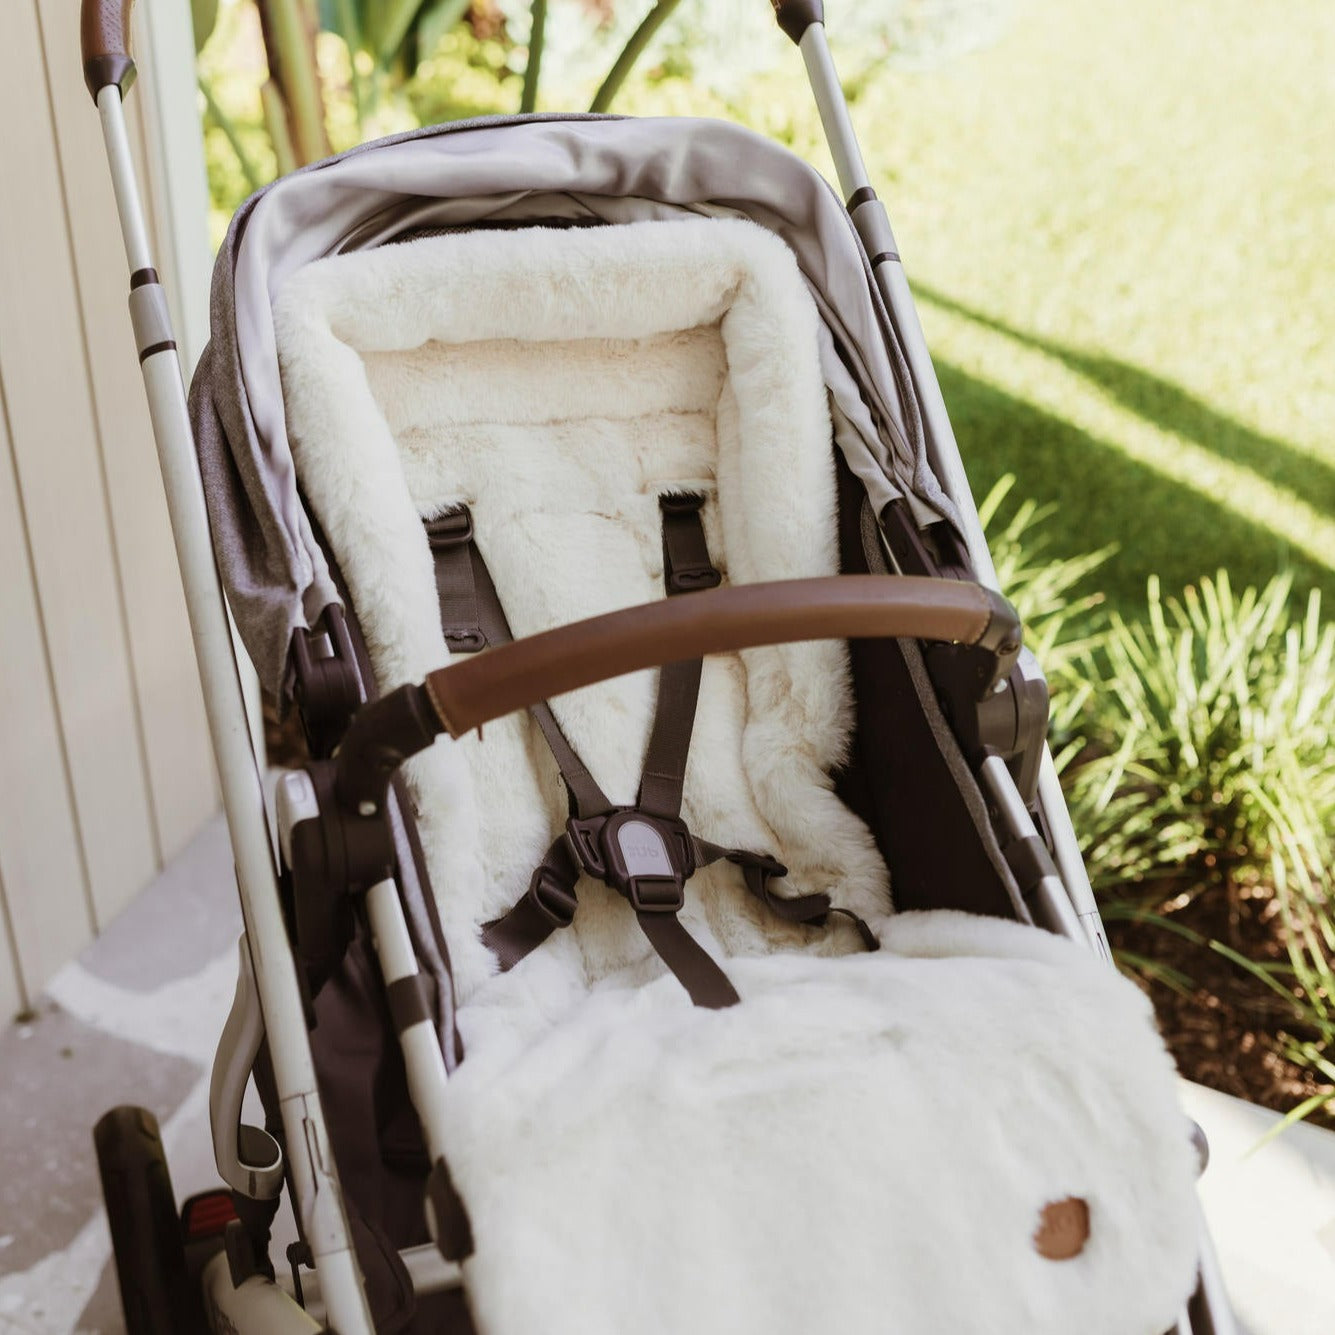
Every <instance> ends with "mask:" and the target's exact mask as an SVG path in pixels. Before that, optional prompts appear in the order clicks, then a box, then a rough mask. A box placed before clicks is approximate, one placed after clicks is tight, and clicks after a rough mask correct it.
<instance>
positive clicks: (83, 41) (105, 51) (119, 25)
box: [79, 0, 135, 102]
mask: <svg viewBox="0 0 1335 1335" xmlns="http://www.w3.org/2000/svg"><path fill="white" fill-rule="evenodd" d="M133 8H134V0H83V14H82V20H81V23H80V26H79V39H80V45H81V46H82V48H83V80H84V83H86V84H87V85H88V91H89V92H90V93H91V94H92V96H93V101H94V102H96V101H97V95H98V93H100V92H101V91H102V90H103V89H104V88H112V87H114V88H117V89H119V90H120V95H121V97H122V98H123V97H124V96H125V94H126V93H128V92H129V91H130V85H131V84H132V83H134V72H135V71H134V58H133V57H132V56H131V55H130V13H131V11H132V10H133Z"/></svg>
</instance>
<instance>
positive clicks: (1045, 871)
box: [83, 0, 1233, 1335]
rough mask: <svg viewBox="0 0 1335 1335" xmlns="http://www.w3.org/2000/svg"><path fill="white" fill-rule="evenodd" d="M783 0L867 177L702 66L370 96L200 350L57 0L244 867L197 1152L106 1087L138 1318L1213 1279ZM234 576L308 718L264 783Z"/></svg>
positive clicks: (731, 1322) (474, 1322)
mask: <svg viewBox="0 0 1335 1335" xmlns="http://www.w3.org/2000/svg"><path fill="white" fill-rule="evenodd" d="M774 9H775V12H776V17H777V19H778V21H779V23H780V25H781V26H782V28H783V30H784V31H785V32H786V33H787V34H788V35H789V36H790V37H791V38H792V40H793V41H794V43H795V44H797V45H798V47H799V48H800V50H801V53H802V55H803V58H804V60H805V63H806V67H807V72H808V74H809V77H810V79H811V81H812V86H813V90H814V92H815V95H816V99H817V102H818V105H819V107H820V111H821V116H822V120H823V122H824V125H825V128H826V131H827V135H828V136H829V139H830V144H831V148H832V150H833V154H834V160H835V163H836V166H837V171H838V174H839V186H840V191H841V194H842V198H841V194H839V193H836V192H835V191H833V190H832V189H831V188H830V187H829V186H828V185H827V184H826V183H825V182H824V181H823V180H822V179H821V178H820V177H819V176H818V175H817V174H816V173H815V172H813V171H812V170H811V169H810V168H808V167H807V166H805V165H804V164H803V163H801V162H800V161H798V160H797V159H795V158H794V157H793V156H792V155H790V154H788V153H787V152H785V151H784V150H782V149H780V148H778V147H776V146H775V145H772V144H770V143H768V142H767V141H765V140H763V139H761V138H759V137H757V136H755V135H753V134H751V133H749V132H747V131H744V130H741V129H739V128H737V127H735V126H730V125H726V124H722V123H717V122H708V121H695V120H685V119H680V120H635V119H624V118H616V117H584V116H524V117H509V118H506V117H499V118H488V119H483V120H478V121H468V122H459V123H454V124H449V125H444V126H438V127H433V128H430V129H427V130H423V131H421V132H418V133H415V134H409V135H403V136H399V137H397V138H393V139H387V140H382V141H380V142H378V143H375V144H371V145H367V146H365V147H363V148H360V149H356V150H353V151H352V152H350V153H347V154H344V155H342V156H340V157H337V158H332V159H330V160H328V161H327V162H323V163H319V164H316V165H314V166H313V167H310V168H308V169H305V170H303V171H301V172H297V173H294V174H292V175H291V176H288V177H285V178H282V179H280V180H279V181H277V182H275V183H274V184H273V185H272V186H270V187H268V188H267V189H265V190H263V191H261V192H259V193H258V194H257V195H255V196H254V197H252V199H251V200H249V201H248V202H247V203H246V204H245V205H244V206H243V208H242V209H241V210H240V211H239V212H238V214H237V216H236V218H235V219H234V221H233V223H232V226H231V228H230V230H229V232H228V235H227V239H226V241H225V243H224V245H223V249H222V251H221V253H220V255H219V258H218V263H217V267H216V270H215V276H214V287H213V305H212V311H213V316H212V339H211V342H210V345H209V348H208V350H207V352H206V354H205V356H204V359H203V360H202V362H201V365H200V368H199V370H198V372H197V374H196V378H195V381H194V384H193V386H192V388H191V391H190V395H189V399H188V400H187V396H186V393H185V390H184V387H183V385H182V382H181V376H180V368H179V363H178V361H177V358H176V354H175V343H174V341H173V339H172V332H171V327H170V322H169V320H168V318H167V314H166V305H165V301H164V299H163V296H162V291H161V288H160V286H159V285H158V281H157V275H156V272H155V271H154V269H153V264H152V256H151V254H150V253H149V251H148V246H147V241H146V232H145V229H144V226H143V219H142V212H141V205H140V202H139V195H138V188H137V184H136V182H135V178H134V171H133V165H132V162H131V158H130V154H129V149H128V144H127V140H126V135H125V125H124V119H123V111H122V103H123V99H124V97H125V96H126V95H127V93H128V92H129V88H130V84H131V82H132V79H133V73H134V65H133V61H132V59H131V57H130V54H129V46H128V33H129V10H130V4H129V0H100V2H99V0H84V9H83V18H84V25H83V40H84V68H85V73H86V76H87V81H88V85H89V89H90V92H91V93H92V94H93V97H94V99H95V101H96V103H97V106H98V110H99V112H100V114H101V117H102V123H103V128H104V132H105V137H106V143H107V150H108V158H109V162H110V166H111V172H112V177H113V181H114V184H115V188H116V197H117V203H118V207H119V210H120V215H121V223H122V229H123V232H124V235H125V240H126V251H127V257H128V261H129V268H130V271H131V295H130V304H131V312H132V316H133V322H134V329H135V335H136V339H137V342H138V346H139V350H140V360H141V364H142V367H143V374H144V380H145V385H146V389H147V392H148V398H149V403H150V408H151V414H152V420H153V426H154V432H155V436H156V438H157V442H158V447H159V456H160V460H161V465H162V472H163V478H164V483H165V486H166V490H167V496H168V502H169V508H170V511H171V516H172V523H173V532H174V536H175V541H176V546H177V553H178V557H179V560H180V565H181V571H182V578H183V581H184V583H185V588H186V592H187V601H188V605H189V609H190V616H191V626H192V631H193V634H194V638H195V646H196V651H197V656H198V658H199V665H200V672H201V678H202V681H203V685H204V693H205V700H206V704H207V708H208V714H209V721H210V727H211V732H212V736H213V741H214V747H215V753H216V756H217V759H218V765H219V771H220V774H221V776H222V783H223V791H224V800H225V805H226V809H227V816H228V822H229V826H230V829H231V835H232V840H233V847H234V851H235V856H236V864H237V880H238V886H239V889H240V894H241V901H242V906H243V910H244V919H245V935H244V936H243V938H242V941H241V947H240V952H239V958H240V979H239V983H238V989H237V996H236V1000H235V1003H234V1006H233V1009H232V1013H231V1017H230V1019H229V1021H228V1024H227V1026H226V1029H225V1031H224V1034H223V1036H222V1040H221V1043H220V1046H219V1052H218V1058H217V1062H216V1064H215V1068H214V1075H213V1082H212V1086H211V1091H210V1114H211V1121H212V1130H213V1142H214V1154H215V1159H216V1162H217V1166H218V1171H219V1175H220V1177H221V1179H222V1181H223V1183H224V1187H223V1188H221V1189H220V1190H219V1191H218V1192H214V1193H206V1194H205V1196H203V1197H197V1198H194V1199H193V1200H191V1201H188V1202H186V1204H185V1206H184V1207H183V1209H182V1210H180V1211H179V1212H178V1210H177V1207H176V1203H175V1201H174V1200H173V1198H172V1195H171V1188H170V1179H169V1176H168V1174H167V1171H166V1162H165V1158H164V1157H163V1155H162V1151H161V1145H160V1143H159V1142H158V1141H157V1140H156V1134H155V1127H154V1126H153V1124H152V1120H151V1118H150V1117H149V1116H148V1115H147V1114H146V1113H143V1112H142V1110H130V1109H118V1110H115V1111H113V1112H112V1113H109V1114H108V1115H107V1117H106V1118H104V1119H103V1121H102V1122H101V1123H99V1128H98V1132H97V1142H98V1153H99V1162H100V1165H101V1167H102V1171H103V1179H104V1186H105V1189H106V1195H107V1205H108V1215H109V1219H110V1222H111V1226H112V1232H113V1239H114V1242H115V1246H116V1258H117V1267H118V1275H119V1278H120V1281H121V1289H122V1295H123V1297H124V1299H125V1307H126V1313H127V1322H128V1324H129V1327H130V1329H131V1332H132V1335H146V1333H147V1332H159V1331H168V1330H173V1331H182V1330H196V1329H197V1330H204V1329H213V1330H217V1331H223V1330H228V1331H239V1332H242V1333H243V1335H248V1333H249V1332H259V1331H287V1330H291V1331H293V1332H296V1331H305V1330H319V1329H331V1330H337V1331H339V1332H340V1335H369V1332H372V1331H376V1330H379V1331H400V1330H413V1331H427V1330H436V1331H473V1330H476V1331H478V1332H481V1335H519V1332H527V1331H532V1330H536V1329H544V1330H547V1331H552V1332H565V1331H570V1332H572V1335H573V1332H576V1331H580V1332H588V1331H596V1332H603V1331H606V1332H609V1335H611V1333H612V1332H622V1331H626V1330H632V1329H633V1330H639V1331H644V1332H646V1335H655V1333H657V1332H661V1333H662V1335H667V1333H668V1332H673V1331H686V1330H692V1331H694V1330H718V1331H724V1330H726V1331H729V1332H738V1333H744V1332H751V1331H754V1332H757V1335H758V1333H759V1332H760V1331H767V1332H769V1331H774V1330H780V1331H793V1332H797V1331H809V1330H813V1329H817V1330H819V1329H830V1330H840V1331H848V1332H854V1331H868V1332H870V1331H873V1330H884V1329H894V1330H897V1331H902V1332H904V1335H920V1333H922V1332H928V1331H941V1330H960V1331H963V1330H981V1329H987V1330H995V1331H1000V1332H1015V1333H1016V1335H1019V1332H1025V1333H1026V1335H1036V1333H1039V1332H1050V1335H1069V1332H1070V1331H1072V1330H1076V1329H1079V1330H1081V1331H1089V1332H1095V1331H1098V1332H1107V1335H1163V1332H1164V1331H1166V1330H1169V1329H1172V1330H1174V1331H1177V1332H1181V1333H1182V1335H1186V1333H1187V1332H1194V1333H1195V1335H1205V1333H1206V1332H1222V1333H1227V1332H1229V1331H1231V1330H1232V1329H1233V1327H1232V1324H1231V1318H1230V1317H1229V1314H1228V1310H1227V1306H1226V1304H1225V1302H1224V1299H1223V1297H1222V1290H1221V1288H1220V1285H1219V1280H1218V1277H1217V1275H1216V1273H1215V1269H1214V1262H1213V1258H1212V1254H1211V1251H1210V1247H1209V1242H1208V1238H1206V1237H1205V1235H1204V1232H1203V1230H1202V1228H1201V1226H1200V1222H1199V1216H1198V1211H1197V1207H1196V1205H1195V1200H1194V1186H1193V1182H1194V1177H1195V1174H1196V1171H1197V1168H1198V1151H1197V1148H1196V1146H1194V1145H1193V1142H1192V1137H1191V1128H1190V1127H1189V1125H1188V1124H1186V1122H1185V1119H1184V1118H1183V1117H1182V1115H1181V1113H1180V1111H1179V1110H1178V1109H1177V1105H1176V1098H1175V1092H1174V1085H1173V1074H1172V1067H1171V1062H1170V1060H1169V1059H1168V1057H1167V1054H1166V1053H1165V1052H1164V1050H1163V1047H1162V1044H1161V1042H1160V1040H1159V1039H1158V1036H1157V1034H1156V1033H1155V1031H1154V1028H1153V1021H1152V1016H1151V1014H1150V1011H1149V1007H1148V1005H1147V1003H1146V1002H1145V1001H1144V999H1143V998H1142V997H1141V996H1140V995H1139V993H1138V992H1137V991H1136V990H1135V989H1134V988H1133V987H1131V986H1130V985H1129V984H1128V983H1126V982H1124V981H1122V980H1121V979H1119V978H1118V976H1117V975H1116V972H1115V971H1114V970H1113V969H1111V968H1110V967H1109V964H1110V958H1109V952H1108V948H1107V943H1106V939H1105V938H1104V935H1103V930H1102V926H1101V924H1100V921H1099V916H1098V910H1097V908H1096V906H1095V904H1094V900H1093V896H1092V893H1091V891H1090V888H1089V883H1088V880H1087V878H1086V875H1085V872H1084V869H1083V866H1082V863H1081V860H1080V855H1079V851H1078V846H1077V843H1076V839H1075V836H1074V833H1073V831H1072V830H1071V826H1070V821H1069V817H1068V815H1067V813H1066V810H1065V807H1064V805H1063V803H1062V799H1061V794H1060V789H1059V787H1058V785H1057V780H1056V774H1055V771H1054V769H1053V766H1052V761H1051V757H1050V756H1049V755H1048V752H1047V748H1046V743H1045V733H1046V726H1047V689H1046V685H1045V683H1044V681H1043V677H1042V673H1041V671H1040V670H1039V668H1038V665H1037V664H1036V662H1035V661H1034V659H1033V656H1032V655H1031V654H1030V653H1029V652H1028V651H1027V650H1025V649H1024V648H1023V647H1022V634H1021V627H1020V625H1019V621H1018V619H1017V617H1016V614H1015V612H1014V609H1013V608H1012V607H1011V606H1010V604H1009V603H1008V602H1007V601H1006V600H1005V598H1004V597H1002V595H1001V594H1000V593H999V592H997V591H996V590H995V584H996V576H995V571H994V569H993V567H992V564H991V560H990V558H989V556H988V553H987V547H986V543H985V541H984V539H983V535H982V532H981V527H980V525H979V523H978V517H977V513H976V510H975V508H974V504H973V501H972V498H971V496H970V493H969V490H968V485H967V482H966V480H965V477H964V471H963V467H962V464H961V462H960V459H959V455H958V451H957V449H956V446H955V441H954V437H953V435H952V433H951V429H950V424H949V419H948V417H947V415H946V411H945V406H944V404H943V402H942V400H941V394H940V390H939V387H938V385H937V381H936V377H935V373H934V371H933V368H932V363H931V359H930V356H929V355H928V352H927V349H926V345H925V343H924V340H923V336H922V331H921V329H920V327H919V324H918V321H917V317H916V315H915V313H914V308H913V303H912V299H911V296H910V293H909V289H908V286H907V283H906V281H905V278H904V273H903V268H902V266H901V263H900V260H899V255H898V247H897V244H896V242H895V239H894V236H893V233H892V232H891V229H890V224H889V221H888V217H887V214H886V211H885V208H884V206H883V205H882V203H881V202H880V200H879V199H878V198H877V196H876V194H875V191H874V190H873V189H872V187H871V184H870V182H869V180H868V179H867V173H866V170H865V167H864V166H863V163H862V159H861V156H860V154H859V151H858V148H857V143H856V139H855V137H854V134H853V129H852V125H851V121H850V118H849V115H848V109H847V106H846V104H845V102H844V99H843V95H842V91H841V89H840V86H839V83H838V80H837V77H836V75H835V72H834V68H833V64H832V61H831V58H830V53H829V48H828V45H827V44H826V40H825V30H824V15H823V11H822V6H821V5H820V4H819V3H810V2H809V0H808V2H806V3H793V2H792V0H782V2H781V0H775V3H774ZM220 585H221V587H220ZM229 608H230V612H231V615H232V616H234V618H235V624H236V627H237V629H238V631H239V633H240V637H241V639H242V641H243V643H244V646H245V648H246V650H247V652H248V653H249V655H250V657H251V659H252V661H253V662H254V665H255V667H256V670H257V671H258V673H259V677H260V681H261V685H262V687H263V688H264V690H265V691H266V693H267V694H268V695H269V696H270V697H271V698H272V699H274V700H275V701H277V702H278V704H279V707H280V708H282V709H291V710H293V711H295V713H296V714H297V716H298V717H299V719H300V722H301V725H302V728H303V730H304V733H305V737H306V740H307V748H308V756H307V759H306V761H305V763H303V764H302V765H301V766H300V767H298V768H295V769H292V770H290V771H287V772H285V773H284V774H282V775H281V776H280V778H279V782H278V793H277V803H276V811H275V815H274V825H273V828H272V829H271V826H270V823H269V820H268V818H267V816H266V814H265V811H264V806H263V802H262V800H261V794H262V785H261V780H260V775H259V772H258V769H257V766H256V762H255V757H254V755H253V753H252V751H251V748H250V742H249V733H248V729H247V724H246V716H245V709H244V703H243V699H242V695H241V691H240V686H239V680H238V671H237V665H236V662H235V659H234V657H233V646H232V639H231V633H230V626H229ZM275 836H276V840H277V844H278V848H279V853H280V856H279V858H278V859H277V865H275V859H274V857H273V853H272V849H273V843H274V838H275ZM252 1079H253V1080H254V1082H255V1084H256V1086H257V1088H258V1090H259V1093H260V1095H261V1099H262V1102H263V1104H264V1107H265V1113H266V1117H265V1125H264V1127H263V1128H260V1127H257V1126H250V1125H247V1124H244V1123H243V1122H242V1113H241V1110H242V1101H243V1097H244V1094H245V1092H246V1089H247V1086H248V1084H249V1082H250V1081H251V1080H252ZM285 1187H286V1188H287V1190H288V1191H289V1192H290V1195H291V1199H292V1202H293V1205H294V1214H295V1215H296V1219H297V1223H298V1233H299V1237H298V1241H297V1242H296V1243H295V1244H294V1245H293V1246H292V1247H291V1248H289V1251H288V1260H289V1262H290V1266H291V1278H290V1280H289V1279H288V1278H287V1277H286V1276H279V1275H278V1274H277V1272H276V1270H275V1267H274V1265H273V1263H272V1260H271V1258H270V1254H269V1253H270V1248H271V1240H272V1228H273V1224H274V1220H275V1217H276V1215H277V1212H278V1208H279V1203H280V1200H281V1196H282V1192H283V1189H284V1188H285ZM962 1271H963V1272H967V1274H968V1281H967V1282H960V1274H961V1272H962Z"/></svg>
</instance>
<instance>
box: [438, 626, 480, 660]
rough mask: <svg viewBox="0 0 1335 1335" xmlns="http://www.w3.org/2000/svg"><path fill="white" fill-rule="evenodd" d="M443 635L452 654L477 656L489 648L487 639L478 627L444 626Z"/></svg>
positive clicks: (442, 628)
mask: <svg viewBox="0 0 1335 1335" xmlns="http://www.w3.org/2000/svg"><path fill="white" fill-rule="evenodd" d="M441 633H442V634H443V635H444V636H445V644H446V646H447V647H448V649H449V651H450V652H451V653H452V654H476V653H479V652H480V651H481V650H483V649H485V648H486V647H487V637H486V636H485V635H484V634H483V633H482V631H481V630H480V629H479V628H478V627H477V626H442V627H441Z"/></svg>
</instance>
